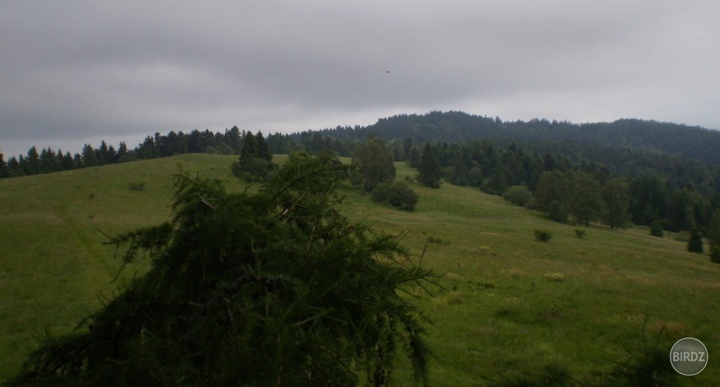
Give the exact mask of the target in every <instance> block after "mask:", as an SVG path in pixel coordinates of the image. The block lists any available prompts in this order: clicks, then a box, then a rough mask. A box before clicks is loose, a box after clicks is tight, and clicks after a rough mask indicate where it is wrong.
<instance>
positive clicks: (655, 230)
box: [650, 219, 664, 238]
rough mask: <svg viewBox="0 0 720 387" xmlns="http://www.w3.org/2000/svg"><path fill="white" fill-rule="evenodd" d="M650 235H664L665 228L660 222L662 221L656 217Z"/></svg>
mask: <svg viewBox="0 0 720 387" xmlns="http://www.w3.org/2000/svg"><path fill="white" fill-rule="evenodd" d="M650 235H652V236H656V237H660V238H662V237H663V235H664V234H663V228H662V224H660V221H659V220H657V219H655V220H654V221H653V222H652V224H651V225H650Z"/></svg>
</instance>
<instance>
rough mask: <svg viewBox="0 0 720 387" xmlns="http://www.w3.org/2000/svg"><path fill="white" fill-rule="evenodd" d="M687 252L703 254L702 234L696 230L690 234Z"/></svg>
mask: <svg viewBox="0 0 720 387" xmlns="http://www.w3.org/2000/svg"><path fill="white" fill-rule="evenodd" d="M687 248H688V251H689V252H691V253H702V252H703V241H702V234H700V231H699V230H698V229H693V230H692V232H691V233H690V240H689V241H688V247H687Z"/></svg>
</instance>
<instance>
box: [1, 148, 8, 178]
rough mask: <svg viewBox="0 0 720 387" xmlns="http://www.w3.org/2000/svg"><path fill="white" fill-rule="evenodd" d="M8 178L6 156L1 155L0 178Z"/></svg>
mask: <svg viewBox="0 0 720 387" xmlns="http://www.w3.org/2000/svg"><path fill="white" fill-rule="evenodd" d="M2 177H8V167H7V165H6V164H5V155H3V154H2V153H0V178H2Z"/></svg>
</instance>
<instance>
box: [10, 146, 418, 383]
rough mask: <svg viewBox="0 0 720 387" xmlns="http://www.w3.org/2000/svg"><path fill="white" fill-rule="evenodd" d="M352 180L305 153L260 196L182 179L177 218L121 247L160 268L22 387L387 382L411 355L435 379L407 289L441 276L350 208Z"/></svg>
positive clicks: (68, 339) (61, 343) (52, 343)
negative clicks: (346, 193)
mask: <svg viewBox="0 0 720 387" xmlns="http://www.w3.org/2000/svg"><path fill="white" fill-rule="evenodd" d="M347 174H348V173H347V168H346V167H345V166H343V165H342V163H340V162H339V160H337V159H336V158H334V157H333V156H330V155H328V154H323V155H320V156H316V157H312V156H310V155H308V154H305V153H300V154H293V155H291V156H290V157H289V159H288V161H287V162H286V163H285V164H284V165H283V167H282V168H281V169H280V170H279V171H278V173H277V174H276V175H275V177H274V178H273V179H272V180H271V181H270V182H269V183H267V184H266V185H265V186H264V187H263V189H261V190H260V191H259V192H256V193H252V194H250V193H247V192H245V193H242V194H230V193H227V192H226V191H225V189H224V188H223V186H222V184H221V183H220V182H219V181H215V180H205V179H201V178H192V177H190V175H189V174H180V175H178V176H177V178H176V186H175V199H174V202H173V205H172V208H173V216H172V218H171V219H170V220H169V221H166V222H164V223H161V224H159V225H157V226H154V227H145V228H140V229H137V230H134V231H131V232H127V233H125V234H122V235H119V236H116V237H113V238H111V240H110V243H112V244H116V245H118V246H125V249H124V250H123V251H126V253H125V254H124V259H125V261H126V262H130V261H133V260H134V259H136V257H137V256H138V255H139V254H141V253H148V254H150V256H151V258H152V259H151V264H152V266H151V268H150V270H149V272H148V273H147V274H145V275H144V276H143V277H141V278H139V279H137V280H135V281H134V282H132V283H130V284H128V285H127V286H125V287H124V289H123V290H122V291H121V293H120V294H119V295H118V296H117V297H116V298H115V299H113V300H111V301H109V302H108V303H107V304H106V305H105V306H104V307H102V308H101V309H100V310H99V311H97V312H96V313H94V314H93V315H91V316H90V317H89V318H87V319H85V320H83V322H82V323H81V325H80V326H79V327H78V328H77V329H76V331H75V333H73V334H71V335H69V336H64V337H57V338H49V339H48V340H47V341H46V342H45V343H44V344H43V345H42V346H41V347H40V348H39V349H38V350H37V351H35V352H34V353H32V354H31V355H30V357H29V359H28V360H27V362H26V363H25V366H24V369H23V371H22V373H21V374H19V375H17V376H16V377H15V378H14V379H13V380H11V381H10V383H9V384H10V385H96V386H100V385H103V386H106V385H111V386H115V385H206V386H210V385H215V386H218V385H355V384H360V383H363V384H365V383H369V384H374V385H383V384H387V383H388V382H389V381H390V379H389V378H390V377H391V376H392V372H391V371H392V369H393V364H394V361H395V360H396V358H397V352H398V351H400V352H404V353H405V354H406V355H407V356H408V358H409V364H410V365H411V369H412V370H413V375H414V380H415V382H416V383H421V382H424V381H426V377H427V370H428V366H427V361H428V350H427V347H426V345H425V341H424V333H423V332H424V331H423V324H422V318H421V317H419V314H418V311H417V310H416V308H415V307H414V306H413V305H412V304H410V303H409V302H408V300H407V298H405V297H401V296H400V294H399V291H400V290H401V288H402V287H404V286H408V285H411V284H420V282H422V281H423V280H425V279H427V276H428V275H430V273H429V272H428V271H426V270H424V269H422V268H420V267H419V266H418V265H416V264H415V263H414V262H413V261H412V260H411V259H410V258H409V254H408V251H407V250H406V249H404V248H403V247H401V246H400V245H399V244H398V241H397V239H396V237H394V236H391V235H387V234H383V233H380V232H378V231H375V230H373V229H372V228H369V227H367V226H364V225H362V224H353V223H350V222H349V221H348V220H347V219H346V218H345V217H344V216H342V215H341V214H340V213H339V212H338V210H337V208H336V204H337V203H338V202H339V198H338V197H337V195H336V194H335V189H336V188H337V187H338V185H339V184H340V182H341V181H342V180H344V179H345V178H346V177H347ZM421 286H422V285H421ZM363 379H364V380H363Z"/></svg>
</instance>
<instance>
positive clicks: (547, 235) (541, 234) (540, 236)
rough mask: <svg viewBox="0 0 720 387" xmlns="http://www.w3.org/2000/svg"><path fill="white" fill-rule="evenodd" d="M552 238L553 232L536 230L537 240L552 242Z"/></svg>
mask: <svg viewBox="0 0 720 387" xmlns="http://www.w3.org/2000/svg"><path fill="white" fill-rule="evenodd" d="M550 239H552V233H551V232H550V231H547V230H535V240H536V241H538V242H544V243H547V242H550Z"/></svg>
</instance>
